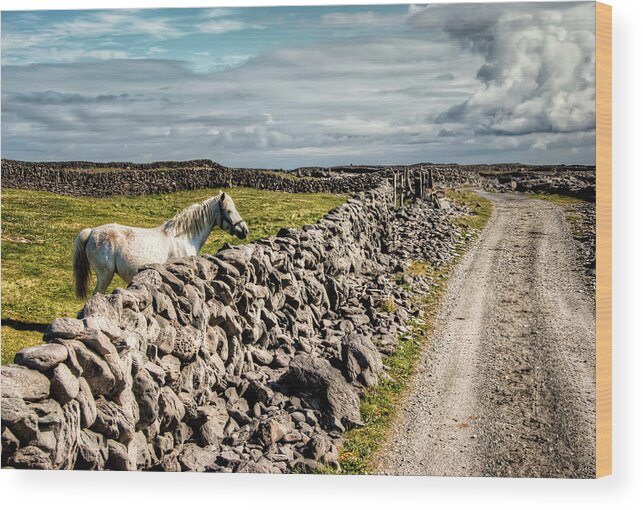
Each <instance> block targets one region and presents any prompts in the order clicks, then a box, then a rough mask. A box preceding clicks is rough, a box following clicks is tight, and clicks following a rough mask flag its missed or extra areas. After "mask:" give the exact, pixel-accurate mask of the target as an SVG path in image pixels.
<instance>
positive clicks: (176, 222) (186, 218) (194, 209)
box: [162, 195, 220, 236]
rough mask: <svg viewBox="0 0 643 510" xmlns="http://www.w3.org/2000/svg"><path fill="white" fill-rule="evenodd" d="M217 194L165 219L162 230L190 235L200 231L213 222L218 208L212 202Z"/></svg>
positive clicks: (217, 197) (217, 198)
mask: <svg viewBox="0 0 643 510" xmlns="http://www.w3.org/2000/svg"><path fill="white" fill-rule="evenodd" d="M219 196H220V195H219ZM219 196H216V197H211V198H208V199H207V200H205V201H203V202H201V203H200V204H192V205H191V206H189V207H186V208H185V209H183V210H182V211H181V212H180V213H177V214H176V215H175V216H174V217H173V218H171V219H169V220H167V221H166V222H165V223H164V224H163V226H162V228H163V230H164V231H166V232H168V231H171V232H173V233H174V235H177V236H180V235H189V236H192V235H195V234H197V233H198V232H200V231H201V230H202V229H203V228H204V227H205V226H206V225H212V224H214V221H215V220H216V214H217V211H218V208H216V207H212V203H213V202H216V201H218V200H219Z"/></svg>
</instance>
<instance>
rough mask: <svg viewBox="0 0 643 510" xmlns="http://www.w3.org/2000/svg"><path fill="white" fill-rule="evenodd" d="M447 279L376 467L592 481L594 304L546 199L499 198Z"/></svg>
mask: <svg viewBox="0 0 643 510" xmlns="http://www.w3.org/2000/svg"><path fill="white" fill-rule="evenodd" d="M483 195H484V196H485V197H486V198H488V199H490V200H491V201H492V202H493V203H494V213H493V216H492V218H491V219H490V221H489V224H488V225H487V227H486V228H485V230H484V231H483V233H482V234H481V236H480V238H479V239H478V240H477V241H476V243H475V245H474V246H473V247H472V248H471V250H469V252H468V253H467V254H466V255H465V257H464V258H463V260H462V261H461V263H460V265H459V267H458V268H457V269H456V271H455V274H454V276H453V278H452V280H451V283H450V285H449V289H448V291H447V295H446V299H445V302H444V305H443V308H442V310H441V312H440V316H439V317H438V319H437V322H436V324H437V328H436V331H435V333H434V335H433V336H432V338H431V339H430V341H429V344H428V348H427V350H426V352H425V354H424V356H423V359H422V360H421V361H420V367H419V371H418V374H417V376H416V378H415V381H414V383H413V385H412V387H411V389H410V393H409V396H408V398H407V399H406V401H405V402H404V403H403V407H402V408H403V411H402V412H401V416H400V418H399V419H398V422H397V424H396V425H395V427H394V433H393V436H392V437H391V438H390V442H389V444H388V445H386V446H385V447H384V448H383V449H382V451H383V453H382V456H381V458H380V459H379V462H378V466H379V469H378V472H381V473H387V474H399V475H451V476H533V477H592V476H593V475H594V469H595V468H594V444H595V439H594V438H595V426H594V414H595V407H594V396H595V395H594V387H595V363H594V336H595V335H594V331H595V313H594V301H593V299H592V297H591V296H590V295H589V293H588V291H587V288H586V287H585V286H584V284H583V280H582V276H581V273H580V271H579V270H578V263H577V261H576V251H575V246H574V243H573V240H572V237H571V234H570V232H569V227H568V225H567V224H566V221H565V218H564V215H563V212H562V210H561V209H560V208H558V207H557V206H556V205H554V204H551V203H549V202H545V201H542V200H536V199H528V198H525V197H522V196H517V195H509V194H487V193H484V194H483Z"/></svg>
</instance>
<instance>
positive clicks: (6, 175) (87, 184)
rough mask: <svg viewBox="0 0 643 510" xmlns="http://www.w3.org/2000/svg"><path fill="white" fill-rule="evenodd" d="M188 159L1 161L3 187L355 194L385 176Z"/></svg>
mask: <svg viewBox="0 0 643 510" xmlns="http://www.w3.org/2000/svg"><path fill="white" fill-rule="evenodd" d="M190 163H192V165H191V166H189V167H185V166H184V167H182V168H176V167H175V166H176V165H178V163H176V164H174V165H172V163H171V162H168V163H155V164H154V165H153V166H151V165H150V166H145V165H136V166H134V165H130V164H127V163H103V164H101V166H102V167H103V168H122V170H109V171H105V172H100V171H95V170H93V171H92V170H82V169H85V168H98V169H100V168H101V166H94V167H91V166H90V164H89V163H86V162H66V163H47V164H41V163H26V162H16V161H8V160H3V161H2V186H3V187H5V188H17V189H31V190H38V191H51V192H54V193H58V194H61V195H72V196H112V195H151V194H161V193H173V192H176V191H183V190H193V189H204V188H223V187H230V186H243V187H249V188H255V189H265V190H272V191H284V192H288V193H347V194H354V193H359V192H361V191H366V190H369V189H373V188H375V187H376V186H377V185H378V184H380V182H381V181H382V177H383V176H382V175H380V174H365V175H341V176H333V177H327V178H321V179H311V178H299V177H296V176H294V175H288V174H286V173H285V172H283V173H281V172H278V171H274V172H269V171H263V170H257V169H246V168H225V167H222V166H220V165H216V164H202V163H203V162H198V161H197V162H190ZM183 165H186V163H183ZM72 168H73V169H74V170H71V169H72ZM280 173H281V174H282V175H280Z"/></svg>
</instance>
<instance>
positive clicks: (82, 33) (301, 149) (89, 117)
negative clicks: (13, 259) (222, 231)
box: [2, 2, 595, 168]
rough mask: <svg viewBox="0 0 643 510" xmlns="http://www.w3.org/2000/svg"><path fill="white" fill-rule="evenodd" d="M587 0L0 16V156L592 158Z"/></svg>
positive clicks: (284, 163)
mask: <svg viewBox="0 0 643 510" xmlns="http://www.w3.org/2000/svg"><path fill="white" fill-rule="evenodd" d="M594 23H595V22H594V4H593V2H576V3H514V4H486V5H479V4H450V5H448V4H447V5H444V4H442V5H432V6H420V5H385V6H375V5H374V6H364V5H362V6H326V7H275V8H266V7H264V8H234V9H230V8H218V9H144V10H101V11H98V10H93V11H28V12H26V11H25V12H3V13H2V157H4V158H11V159H26V160H41V161H42V160H69V159H76V160H77V159H86V160H95V161H114V160H127V161H137V162H145V161H154V160H163V159H195V158H211V159H213V160H216V161H219V162H221V163H223V164H226V165H229V166H258V167H283V168H294V167H297V166H302V165H331V164H342V163H411V162H418V161H433V162H461V163H474V162H480V163H492V162H513V161H519V162H525V163H583V164H594V160H595V25H594Z"/></svg>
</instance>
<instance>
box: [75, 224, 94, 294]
mask: <svg viewBox="0 0 643 510" xmlns="http://www.w3.org/2000/svg"><path fill="white" fill-rule="evenodd" d="M91 233H92V229H91V228H85V229H83V230H81V231H80V233H79V234H78V235H77V236H76V239H74V255H73V261H72V265H73V267H74V284H75V285H76V297H77V298H80V299H86V298H87V283H88V282H89V259H88V258H87V253H85V245H86V244H87V239H89V236H90V235H91Z"/></svg>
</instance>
